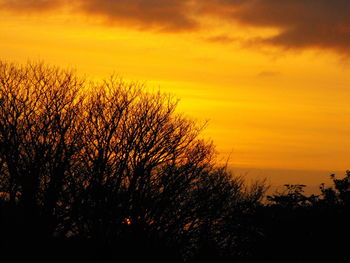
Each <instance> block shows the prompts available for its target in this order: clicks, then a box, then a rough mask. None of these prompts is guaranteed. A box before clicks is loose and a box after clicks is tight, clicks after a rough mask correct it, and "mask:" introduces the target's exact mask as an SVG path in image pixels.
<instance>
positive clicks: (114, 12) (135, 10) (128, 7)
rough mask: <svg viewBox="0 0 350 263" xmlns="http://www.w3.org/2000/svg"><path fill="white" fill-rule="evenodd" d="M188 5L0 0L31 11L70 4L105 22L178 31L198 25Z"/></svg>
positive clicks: (183, 0) (155, 0)
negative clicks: (190, 13)
mask: <svg viewBox="0 0 350 263" xmlns="http://www.w3.org/2000/svg"><path fill="white" fill-rule="evenodd" d="M190 4H191V1H190V0H74V1H68V0H0V9H2V10H8V11H19V12H35V11H56V10H57V9H59V8H61V7H63V6H70V7H71V9H72V10H74V11H76V12H83V13H86V14H87V15H89V16H91V15H98V16H100V17H103V18H105V19H106V21H108V22H109V23H123V24H128V25H134V26H138V27H140V28H146V29H149V28H157V29H160V30H164V31H181V30H194V29H195V28H196V27H197V26H198V24H197V23H196V21H195V20H194V19H192V18H191V17H190V15H189V12H190V8H189V5H190Z"/></svg>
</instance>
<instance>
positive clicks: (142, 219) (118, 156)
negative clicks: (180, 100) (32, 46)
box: [0, 62, 265, 262]
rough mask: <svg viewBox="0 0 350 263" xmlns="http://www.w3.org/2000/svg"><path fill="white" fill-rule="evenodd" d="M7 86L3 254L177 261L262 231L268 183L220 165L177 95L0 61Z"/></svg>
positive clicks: (3, 94)
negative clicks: (258, 223) (259, 211)
mask: <svg viewBox="0 0 350 263" xmlns="http://www.w3.org/2000/svg"><path fill="white" fill-rule="evenodd" d="M0 85H1V89H0V192H1V197H2V207H1V213H2V215H1V220H2V221H1V231H2V234H3V236H4V238H5V239H6V241H7V242H6V245H5V246H4V247H3V248H5V249H4V251H7V252H8V253H10V254H11V253H13V252H11V251H17V250H18V251H19V250H25V251H27V254H22V255H23V256H24V257H25V258H26V259H28V258H27V257H28V255H32V256H33V257H34V258H35V259H36V260H37V261H38V260H43V261H45V260H47V258H46V257H45V253H44V252H45V251H49V252H50V253H51V254H52V255H56V256H57V258H61V259H62V258H64V260H65V261H67V260H69V259H71V260H72V261H74V260H79V261H96V262H103V261H107V260H111V259H116V260H117V259H120V258H121V257H123V256H127V257H128V259H129V260H133V259H138V258H142V259H143V260H147V259H149V260H153V261H158V260H159V261H164V260H167V261H169V260H170V261H171V260H173V261H174V262H179V261H182V260H190V259H195V258H198V255H199V254H201V251H203V249H204V248H205V250H206V251H207V252H208V253H211V254H212V255H215V256H216V257H219V256H220V257H222V258H224V257H225V256H228V255H230V256H231V257H232V256H233V255H236V256H237V255H238V254H242V253H243V252H242V250H244V249H243V247H242V246H240V244H242V242H241V243H240V242H239V239H240V237H242V236H244V237H245V240H248V241H249V240H250V239H249V238H248V237H250V235H251V236H254V235H255V230H254V231H252V229H254V227H252V226H251V225H249V223H248V222H249V220H246V219H247V218H251V216H252V214H253V213H254V212H253V211H254V209H255V208H256V206H258V204H259V202H260V199H261V198H262V196H263V192H264V189H265V188H264V186H263V185H262V184H261V185H259V184H257V185H256V186H255V187H252V188H250V189H248V188H247V187H246V186H245V185H244V183H243V181H242V180H240V179H239V178H234V177H232V175H231V174H230V173H229V172H228V171H227V169H226V168H225V167H219V166H217V165H216V162H215V151H214V146H213V144H212V143H211V142H208V141H205V140H203V139H201V138H200V132H201V130H202V128H203V127H201V126H199V125H198V124H196V123H195V122H194V121H191V120H189V119H188V118H186V117H184V116H183V115H181V114H178V113H176V104H177V103H176V101H174V100H173V99H172V98H171V97H170V96H167V95H164V94H161V93H159V92H158V93H157V92H156V93H151V92H147V91H145V90H144V88H143V86H142V85H140V84H137V83H126V82H123V81H121V80H119V79H117V78H115V77H111V78H109V79H107V80H104V81H103V82H99V83H91V82H87V81H84V80H82V79H79V78H78V77H77V76H76V75H75V73H74V72H72V71H67V70H61V69H59V68H55V67H49V66H46V65H45V64H41V63H28V64H27V65H24V66H20V65H16V64H10V63H5V62H0ZM233 222H234V225H233ZM248 241H247V242H248ZM247 242H245V244H248V243H249V242H250V241H249V242H248V243H247ZM243 243H244V242H243ZM84 248H88V249H87V250H86V249H85V250H84ZM238 248H239V249H238ZM12 249H14V250H12ZM83 250H84V252H82V251H83ZM69 251H70V252H73V254H74V253H75V257H74V256H72V257H71V256H69V257H68V252H69ZM134 251H137V253H135V252H134ZM237 251H239V253H238V252H237ZM241 252H242V253H241ZM16 256H21V255H19V254H17V255H16V254H14V255H13V260H14V259H15V257H16ZM77 258H78V259H77ZM50 260H51V261H52V260H53V259H52V258H51V259H50Z"/></svg>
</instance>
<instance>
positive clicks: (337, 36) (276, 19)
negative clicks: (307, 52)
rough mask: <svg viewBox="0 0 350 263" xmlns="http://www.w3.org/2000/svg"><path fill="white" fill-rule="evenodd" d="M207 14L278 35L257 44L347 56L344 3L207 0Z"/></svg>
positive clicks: (349, 36)
mask: <svg viewBox="0 0 350 263" xmlns="http://www.w3.org/2000/svg"><path fill="white" fill-rule="evenodd" d="M208 1H209V2H211V4H213V3H215V4H216V5H219V6H220V7H221V9H216V10H215V9H213V12H211V14H214V15H218V16H220V17H224V18H225V19H230V20H234V21H238V22H239V23H241V24H242V25H243V26H244V25H249V26H255V27H272V28H278V29H280V33H279V34H277V35H275V36H273V37H269V38H266V39H263V40H260V42H263V43H265V44H270V45H276V46H281V47H284V48H292V49H304V48H322V49H333V50H336V51H339V52H344V53H350V48H349V47H350V15H349V14H350V1H348V0H332V1H330V0H208Z"/></svg>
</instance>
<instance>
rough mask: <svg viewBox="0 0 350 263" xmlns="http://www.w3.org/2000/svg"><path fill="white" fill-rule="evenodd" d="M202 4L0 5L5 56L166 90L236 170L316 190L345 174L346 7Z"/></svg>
mask: <svg viewBox="0 0 350 263" xmlns="http://www.w3.org/2000/svg"><path fill="white" fill-rule="evenodd" d="M198 1H199V0H192V1H190V0H186V1H183V0H182V2H181V1H179V0H162V1H160V0H148V2H147V1H146V0H129V1H113V0H109V1H107V0H105V1H97V0H95V1H94V0H88V1H85V2H84V4H83V3H82V1H80V0H79V1H76V2H75V5H74V6H72V5H70V4H68V3H69V2H68V1H65V0H55V1H45V0H40V1H24V0H17V1H9V0H0V15H1V16H0V59H4V60H8V61H15V62H21V63H22V62H26V61H27V60H28V59H29V60H43V61H45V62H47V63H49V64H54V65H59V66H63V67H73V68H76V69H77V70H78V72H79V73H80V74H83V75H86V76H88V77H93V78H102V77H106V76H108V75H110V74H111V73H117V74H119V75H120V76H122V77H123V78H125V79H127V80H134V81H142V82H146V83H147V85H148V86H149V87H151V88H154V87H155V88H158V87H160V89H161V90H163V91H166V92H171V93H173V94H174V95H175V96H176V97H178V98H180V99H181V101H180V104H179V110H180V111H182V112H185V113H186V114H187V115H188V116H191V117H193V118H196V119H198V120H199V121H205V120H209V125H208V127H207V129H206V130H205V132H204V134H205V136H208V137H210V138H212V139H213V140H214V142H215V144H216V145H217V150H218V151H219V153H220V154H221V156H222V158H223V159H225V158H226V157H227V156H228V155H230V156H231V159H230V165H232V167H236V168H237V170H236V171H237V173H241V172H243V173H244V172H247V171H248V173H250V174H251V175H252V176H255V177H268V178H269V181H270V182H271V183H272V184H283V183H307V184H310V185H312V184H318V183H319V182H321V181H326V180H325V179H326V178H327V175H328V173H329V172H332V171H345V170H346V169H350V162H349V156H350V136H349V133H350V107H349V105H348V102H349V99H350V89H349V81H350V74H349V72H350V64H349V63H348V55H349V53H350V51H349V50H348V48H347V46H350V45H349V44H350V43H348V42H350V21H348V20H349V19H348V18H347V17H348V16H346V15H343V14H348V13H349V12H350V4H347V3H345V2H344V1H341V0H336V1H334V2H333V3H334V6H332V7H330V6H327V5H328V4H327V1H325V0H322V1H319V2H318V3H319V8H318V9H317V10H315V8H313V6H312V3H314V2H315V1H316V0H312V1H309V4H308V5H306V4H305V6H303V5H300V3H299V2H300V1H294V2H298V3H299V4H295V5H293V1H291V0H281V1H280V3H284V6H283V7H288V8H289V9H288V10H294V11H286V10H284V9H283V10H284V11H283V12H284V13H283V14H280V12H282V11H281V6H279V4H276V3H274V1H270V0H254V1H251V2H249V3H253V4H247V3H245V2H246V1H244V0H243V1H233V0H232V1H227V0H206V1H204V0H203V1H202V2H200V3H198ZM34 2H36V4H34ZM180 2H181V3H180ZM238 2H240V4H238ZM328 2H330V1H328ZM183 3H186V5H184V4H183ZM274 8H275V9H274ZM278 8H279V9H278ZM343 9H344V10H343ZM266 10H269V11H266ZM278 10H280V11H278ZM337 11H339V12H337ZM348 11H349V12H348ZM288 12H289V13H288ZM327 12H329V14H328V13H327ZM296 13H297V14H296ZM336 14H337V15H338V16H336ZM326 15H327V16H326ZM326 17H327V18H326ZM334 17H337V19H336V22H334ZM331 19H333V20H331ZM330 21H332V22H330ZM348 38H349V39H348ZM294 170H301V171H299V172H298V171H294ZM318 171H319V172H318Z"/></svg>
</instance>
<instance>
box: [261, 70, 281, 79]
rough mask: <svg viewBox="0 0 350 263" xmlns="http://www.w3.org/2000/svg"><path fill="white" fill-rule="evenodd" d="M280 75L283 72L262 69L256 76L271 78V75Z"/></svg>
mask: <svg viewBox="0 0 350 263" xmlns="http://www.w3.org/2000/svg"><path fill="white" fill-rule="evenodd" d="M279 75H281V72H278V71H261V72H260V73H259V74H257V75H256V76H257V77H258V78H271V77H276V76H279Z"/></svg>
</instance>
